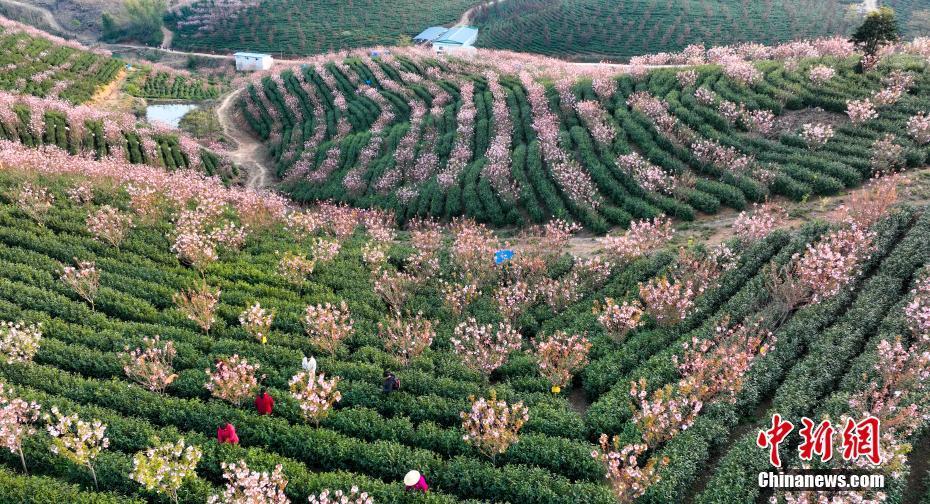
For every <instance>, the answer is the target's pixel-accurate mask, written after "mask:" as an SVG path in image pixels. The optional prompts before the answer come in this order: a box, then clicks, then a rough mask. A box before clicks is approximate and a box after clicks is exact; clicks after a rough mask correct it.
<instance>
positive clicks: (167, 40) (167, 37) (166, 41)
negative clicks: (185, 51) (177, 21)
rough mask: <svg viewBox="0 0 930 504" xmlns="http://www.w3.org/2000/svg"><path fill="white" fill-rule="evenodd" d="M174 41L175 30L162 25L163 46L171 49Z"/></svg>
mask: <svg viewBox="0 0 930 504" xmlns="http://www.w3.org/2000/svg"><path fill="white" fill-rule="evenodd" d="M172 41H174V32H173V31H171V30H169V29H168V28H167V27H165V26H162V27H161V48H162V49H171V42H172Z"/></svg>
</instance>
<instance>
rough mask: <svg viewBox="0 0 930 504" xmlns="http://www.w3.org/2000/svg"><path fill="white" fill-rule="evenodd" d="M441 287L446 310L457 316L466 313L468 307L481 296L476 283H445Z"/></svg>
mask: <svg viewBox="0 0 930 504" xmlns="http://www.w3.org/2000/svg"><path fill="white" fill-rule="evenodd" d="M441 287H442V299H443V302H444V304H445V306H446V308H448V309H449V311H451V312H452V313H454V314H455V315H456V316H458V315H461V314H462V313H464V312H465V309H466V308H468V305H470V304H471V303H472V302H473V301H474V300H476V299H478V298H479V297H480V296H481V289H480V288H479V287H478V284H476V283H474V282H466V283H449V282H445V281H444V282H442V283H441Z"/></svg>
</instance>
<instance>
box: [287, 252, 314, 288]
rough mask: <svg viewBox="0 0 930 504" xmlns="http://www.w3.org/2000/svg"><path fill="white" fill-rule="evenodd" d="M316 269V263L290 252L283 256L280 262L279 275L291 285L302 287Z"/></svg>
mask: <svg viewBox="0 0 930 504" xmlns="http://www.w3.org/2000/svg"><path fill="white" fill-rule="evenodd" d="M315 267H316V261H314V260H312V259H307V258H306V257H304V256H303V255H299V254H295V253H293V252H290V251H288V252H285V253H284V254H283V255H282V256H281V260H280V261H279V262H278V273H279V274H280V275H281V276H282V277H284V279H285V280H287V281H288V283H290V284H291V285H294V286H295V287H300V286H302V285H303V283H304V281H305V280H306V279H307V277H308V276H310V274H311V273H313V269H314V268H315Z"/></svg>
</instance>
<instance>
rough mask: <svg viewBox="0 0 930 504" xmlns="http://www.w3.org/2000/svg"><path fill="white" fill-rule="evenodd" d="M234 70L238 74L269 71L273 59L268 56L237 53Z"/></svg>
mask: <svg viewBox="0 0 930 504" xmlns="http://www.w3.org/2000/svg"><path fill="white" fill-rule="evenodd" d="M233 56H235V57H236V70H237V71H239V72H255V71H258V70H269V69H270V68H271V67H272V65H274V59H273V58H272V57H271V55H270V54H261V53H252V52H237V53H236V54H234V55H233Z"/></svg>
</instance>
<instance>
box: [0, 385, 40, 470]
mask: <svg viewBox="0 0 930 504" xmlns="http://www.w3.org/2000/svg"><path fill="white" fill-rule="evenodd" d="M40 410H41V407H40V406H39V404H38V403H36V402H29V401H26V400H23V399H20V398H19V397H16V396H15V395H14V393H13V389H11V388H9V387H7V386H6V385H4V384H3V382H0V444H2V446H3V447H4V448H6V449H7V450H10V453H16V454H18V455H19V461H20V463H22V465H23V472H24V473H25V474H26V475H28V474H29V470H28V469H26V457H24V456H23V440H24V439H25V438H27V437H29V436H32V435H34V434H35V433H36V429H35V427H34V424H35V423H36V422H38V421H39V411H40Z"/></svg>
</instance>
